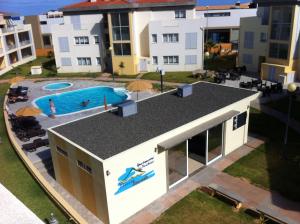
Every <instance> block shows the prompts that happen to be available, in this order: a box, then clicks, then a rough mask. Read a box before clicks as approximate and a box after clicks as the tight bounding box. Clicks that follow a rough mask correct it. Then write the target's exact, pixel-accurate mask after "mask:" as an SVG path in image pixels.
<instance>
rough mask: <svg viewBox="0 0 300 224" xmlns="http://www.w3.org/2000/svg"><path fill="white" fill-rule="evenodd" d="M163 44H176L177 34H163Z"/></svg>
mask: <svg viewBox="0 0 300 224" xmlns="http://www.w3.org/2000/svg"><path fill="white" fill-rule="evenodd" d="M162 37H163V42H164V43H178V42H179V34H178V33H164V34H163V35H162Z"/></svg>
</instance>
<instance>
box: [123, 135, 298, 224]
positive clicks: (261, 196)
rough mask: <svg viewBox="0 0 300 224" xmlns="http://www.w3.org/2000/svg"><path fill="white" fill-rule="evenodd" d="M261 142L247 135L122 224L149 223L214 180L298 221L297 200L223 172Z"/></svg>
mask: <svg viewBox="0 0 300 224" xmlns="http://www.w3.org/2000/svg"><path fill="white" fill-rule="evenodd" d="M263 143H264V141H263V140H260V139H257V138H250V139H249V142H248V143H247V144H246V145H244V146H242V147H241V148H239V149H238V150H236V151H234V152H233V153H231V154H229V155H228V156H226V157H225V158H224V159H221V160H219V161H217V162H216V163H214V164H212V165H211V166H207V167H205V168H204V169H202V170H201V171H199V172H198V173H197V174H195V175H194V176H192V177H190V178H188V179H187V180H186V181H184V182H182V183H180V184H178V185H177V186H175V187H174V188H172V189H170V190H169V191H168V193H167V194H165V195H163V196H162V197H160V198H159V199H157V200H156V201H154V202H153V203H151V204H150V205H148V206H147V207H145V208H144V209H143V210H141V211H140V212H138V213H137V214H135V215H134V216H132V217H131V218H129V219H128V220H126V221H125V222H124V224H139V223H143V224H147V223H151V222H153V221H154V220H155V219H157V218H158V217H159V216H160V215H161V214H162V213H163V212H165V211H166V210H167V209H168V208H170V207H171V206H172V205H174V204H175V203H176V202H178V201H180V200H181V199H182V198H184V197H185V196H186V195H188V194H189V193H190V192H192V191H193V190H195V189H197V188H199V187H200V186H207V185H209V184H210V183H216V184H218V185H221V186H223V187H225V188H228V189H231V190H233V191H234V192H235V193H236V194H237V195H240V196H242V197H243V198H245V200H246V203H245V205H246V206H251V207H258V206H265V207H268V208H269V209H273V210H275V211H277V212H278V213H280V214H282V215H283V216H287V217H289V218H290V219H292V220H295V221H298V222H299V223H300V212H299V211H300V203H295V202H291V201H289V200H287V199H285V198H283V197H281V196H280V195H279V194H278V193H276V192H272V191H271V192H270V191H267V190H264V189H261V188H259V187H256V186H254V185H252V184H250V183H249V182H247V181H246V180H243V179H241V178H237V177H233V176H230V175H228V174H226V173H223V172H222V170H223V169H224V168H226V167H228V166H230V165H231V164H232V163H233V162H235V161H237V160H238V159H240V158H241V157H243V156H245V155H246V154H248V153H249V152H251V151H252V150H254V149H255V148H256V147H258V146H259V145H261V144H263Z"/></svg>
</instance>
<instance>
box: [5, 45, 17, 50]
mask: <svg viewBox="0 0 300 224" xmlns="http://www.w3.org/2000/svg"><path fill="white" fill-rule="evenodd" d="M16 47H17V45H15V44H9V45H7V46H6V49H7V50H8V51H10V50H12V49H15V48H16Z"/></svg>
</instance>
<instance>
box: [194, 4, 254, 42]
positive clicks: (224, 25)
mask: <svg viewBox="0 0 300 224" xmlns="http://www.w3.org/2000/svg"><path fill="white" fill-rule="evenodd" d="M196 10H197V11H196V15H197V17H198V18H201V19H202V21H203V27H204V28H205V40H210V41H212V42H214V43H232V44H233V45H234V46H235V47H236V48H237V47H238V40H239V30H240V20H241V19H242V18H244V17H253V16H256V12H257V8H256V4H251V3H244V4H240V3H239V1H237V2H236V3H235V4H234V5H216V6H198V7H196Z"/></svg>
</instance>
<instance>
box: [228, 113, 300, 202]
mask: <svg viewBox="0 0 300 224" xmlns="http://www.w3.org/2000/svg"><path fill="white" fill-rule="evenodd" d="M249 131H250V132H252V133H257V134H259V135H261V136H265V137H267V138H268V141H267V142H266V143H265V144H264V145H262V146H260V147H259V148H258V149H257V150H255V151H253V152H251V153H250V154H248V155H247V156H245V157H243V158H241V159H240V160H238V161H237V162H236V163H234V164H233V165H231V166H229V167H228V168H226V169H225V172H227V173H229V174H230V175H233V176H237V177H243V178H246V179H248V180H249V181H250V182H251V183H253V184H256V185H258V186H260V187H263V188H266V189H270V190H275V191H278V192H280V193H281V194H282V195H284V196H285V197H287V198H289V199H291V200H296V201H300V188H299V186H300V178H299V176H300V151H299V149H300V140H299V139H300V135H299V134H297V133H296V132H294V131H293V130H290V132H289V138H288V144H287V145H286V146H285V145H284V144H283V136H284V131H285V125H284V124H283V123H281V122H280V121H278V120H276V119H275V118H273V117H270V116H268V115H266V114H264V113H262V112H259V111H257V110H254V109H252V110H251V115H250V126H249Z"/></svg>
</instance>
